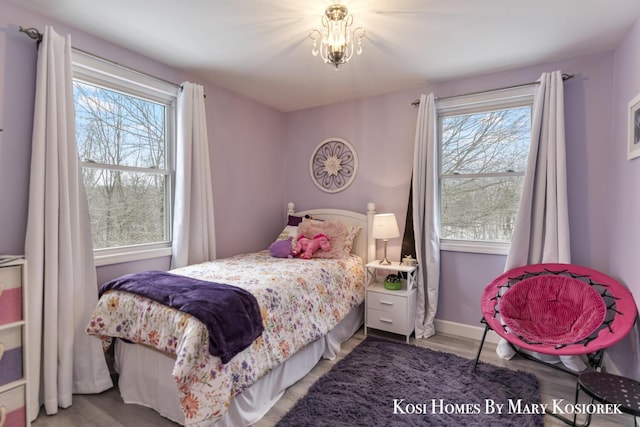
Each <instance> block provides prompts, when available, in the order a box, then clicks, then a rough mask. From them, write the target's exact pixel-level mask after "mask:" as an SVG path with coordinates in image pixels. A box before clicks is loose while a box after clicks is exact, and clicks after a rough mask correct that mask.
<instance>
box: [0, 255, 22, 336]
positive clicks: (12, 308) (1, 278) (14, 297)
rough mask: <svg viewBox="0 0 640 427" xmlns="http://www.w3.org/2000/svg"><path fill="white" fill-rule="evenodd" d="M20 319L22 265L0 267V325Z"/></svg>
mask: <svg viewBox="0 0 640 427" xmlns="http://www.w3.org/2000/svg"><path fill="white" fill-rule="evenodd" d="M20 320H22V267H21V266H12V267H3V268H0V325H6V324H7V323H11V322H18V321H20Z"/></svg>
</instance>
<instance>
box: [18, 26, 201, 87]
mask: <svg viewBox="0 0 640 427" xmlns="http://www.w3.org/2000/svg"><path fill="white" fill-rule="evenodd" d="M20 32H23V33H25V34H26V35H27V36H29V37H31V38H32V39H33V40H35V41H36V42H37V43H38V45H40V42H42V33H41V32H40V31H38V29H37V28H33V27H31V28H23V27H22V26H20ZM72 49H73V50H76V51H78V52H81V53H84V54H85V55H89V56H93V57H94V58H97V59H100V60H102V61H106V62H109V63H110V64H115V65H117V66H118V67H124V65H121V64H119V63H117V62H115V61H113V60H111V59H107V58H104V57H102V56H99V55H96V54H94V53H91V52H87V51H86V50H82V49H79V48H77V47H72ZM126 68H127V69H129V70H131V71H134V72H136V73H139V74H142V75H143V76H147V77H151V78H152V79H156V80H159V81H162V82H165V83H168V84H170V85H174V86H177V87H179V88H180V90H183V89H184V88H183V87H182V85H179V84H176V83H174V82H172V81H169V80H165V79H161V78H160V77H156V76H152V75H151V74H148V73H145V72H144V71H140V70H136V69H135V68H131V67H126ZM205 98H206V95H205Z"/></svg>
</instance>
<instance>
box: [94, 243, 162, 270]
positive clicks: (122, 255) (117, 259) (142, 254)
mask: <svg viewBox="0 0 640 427" xmlns="http://www.w3.org/2000/svg"><path fill="white" fill-rule="evenodd" d="M93 254H94V261H95V264H96V267H100V266H103V265H111V264H120V263H123V262H131V261H142V260H145V259H151V258H160V257H164V256H171V248H170V247H163V248H152V249H149V248H147V249H133V248H131V249H129V250H123V251H122V252H117V253H114V252H111V253H105V254H101V253H100V251H94V253H93Z"/></svg>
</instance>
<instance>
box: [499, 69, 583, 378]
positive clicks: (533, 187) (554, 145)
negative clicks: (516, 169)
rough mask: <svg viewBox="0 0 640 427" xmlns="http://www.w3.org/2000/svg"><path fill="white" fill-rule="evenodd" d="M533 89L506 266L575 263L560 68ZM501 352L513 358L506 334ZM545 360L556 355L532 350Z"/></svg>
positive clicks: (568, 361) (575, 362)
mask: <svg viewBox="0 0 640 427" xmlns="http://www.w3.org/2000/svg"><path fill="white" fill-rule="evenodd" d="M539 82H540V84H539V87H538V90H537V91H536V94H535V100H534V105H533V111H532V123H531V125H532V126H531V148H530V151H529V159H528V163H527V170H526V172H525V176H524V185H523V190H522V196H521V199H520V205H519V206H518V213H517V216H516V223H515V227H514V230H513V237H512V239H511V246H510V248H509V254H508V256H507V262H506V265H505V271H507V270H511V269H512V268H515V267H520V266H523V265H529V264H539V263H567V264H568V263H571V251H570V241H569V208H568V202H567V174H566V151H565V129H564V87H563V79H562V73H561V72H560V71H554V72H552V73H543V74H542V76H541V77H540V80H539ZM497 353H498V356H500V357H502V358H505V359H509V358H511V357H512V356H513V355H514V350H513V348H511V346H510V345H509V344H508V342H507V341H506V340H504V339H501V340H500V342H499V343H498V347H497ZM532 355H533V356H535V357H538V358H540V359H542V360H545V361H547V362H556V361H558V358H557V357H551V356H548V355H542V354H538V353H535V354H532ZM560 359H561V360H562V362H563V363H564V364H565V366H566V367H568V368H569V369H572V370H576V371H579V370H582V369H584V367H586V366H585V365H584V363H583V362H582V361H581V360H580V358H578V357H573V356H562V357H560Z"/></svg>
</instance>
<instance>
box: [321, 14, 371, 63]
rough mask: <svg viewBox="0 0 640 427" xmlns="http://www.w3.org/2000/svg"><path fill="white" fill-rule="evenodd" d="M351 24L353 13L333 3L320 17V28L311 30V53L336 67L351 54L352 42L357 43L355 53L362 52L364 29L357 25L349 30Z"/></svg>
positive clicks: (347, 59) (346, 60)
mask: <svg viewBox="0 0 640 427" xmlns="http://www.w3.org/2000/svg"><path fill="white" fill-rule="evenodd" d="M352 24H353V15H350V14H349V10H348V9H347V8H346V7H345V6H343V5H341V4H334V5H331V6H329V7H327V9H326V10H325V11H324V16H323V17H322V26H323V27H324V28H323V29H322V30H317V29H314V30H311V32H310V33H309V38H311V40H313V48H312V49H311V54H312V55H313V56H318V54H320V57H321V58H322V60H323V61H324V62H325V63H326V64H330V65H333V66H335V67H336V70H337V69H338V67H339V66H340V65H342V64H346V63H347V62H349V60H350V59H351V57H352V56H353V52H354V50H353V42H354V39H355V41H356V43H357V47H356V50H355V52H356V55H360V54H361V53H362V39H363V38H364V29H363V28H362V27H358V28H356V29H354V30H353V31H350V30H351V25H352Z"/></svg>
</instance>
